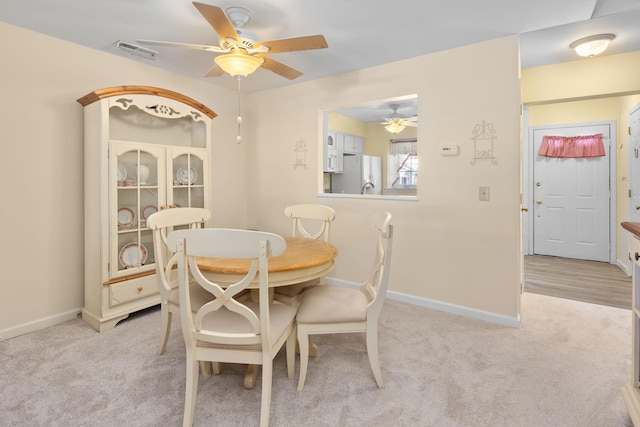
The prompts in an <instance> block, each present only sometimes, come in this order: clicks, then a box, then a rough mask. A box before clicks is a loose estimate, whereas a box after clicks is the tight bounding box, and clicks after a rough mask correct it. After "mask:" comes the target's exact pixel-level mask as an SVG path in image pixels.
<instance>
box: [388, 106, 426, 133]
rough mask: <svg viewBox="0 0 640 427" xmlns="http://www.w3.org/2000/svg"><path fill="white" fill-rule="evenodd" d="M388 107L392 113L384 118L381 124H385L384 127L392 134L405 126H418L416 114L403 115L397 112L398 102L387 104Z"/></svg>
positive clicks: (400, 130)
mask: <svg viewBox="0 0 640 427" xmlns="http://www.w3.org/2000/svg"><path fill="white" fill-rule="evenodd" d="M389 108H391V110H392V111H393V113H392V114H391V115H390V116H389V117H387V118H385V121H384V122H382V123H381V124H383V125H385V127H384V128H385V129H386V130H387V131H389V132H391V133H392V134H394V135H395V134H397V133H400V132H402V131H403V130H404V128H405V127H407V126H411V127H417V126H418V116H413V117H405V116H403V115H402V114H399V113H398V108H400V104H389Z"/></svg>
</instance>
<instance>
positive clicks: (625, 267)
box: [616, 260, 631, 277]
mask: <svg viewBox="0 0 640 427" xmlns="http://www.w3.org/2000/svg"><path fill="white" fill-rule="evenodd" d="M616 265H617V266H618V267H620V270H622V271H624V273H625V274H626V275H627V276H629V277H631V271H630V270H629V266H628V265H627V264H626V263H625V262H624V261H622V260H616Z"/></svg>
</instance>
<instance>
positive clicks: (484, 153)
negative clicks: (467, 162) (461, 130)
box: [471, 120, 498, 165]
mask: <svg viewBox="0 0 640 427" xmlns="http://www.w3.org/2000/svg"><path fill="white" fill-rule="evenodd" d="M497 138H498V137H497V136H496V130H495V129H494V128H493V124H491V123H487V122H485V121H484V120H483V121H482V123H478V124H477V125H475V126H474V128H473V131H472V132H471V140H472V141H473V146H474V147H473V157H472V159H471V164H472V165H475V164H476V160H491V163H492V164H494V165H496V164H498V160H497V159H496V158H495V157H494V156H493V142H494V141H495V140H496V139H497Z"/></svg>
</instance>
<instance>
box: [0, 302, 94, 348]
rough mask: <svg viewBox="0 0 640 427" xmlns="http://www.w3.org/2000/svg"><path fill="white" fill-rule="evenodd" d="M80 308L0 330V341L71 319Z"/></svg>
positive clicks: (76, 315) (78, 312)
mask: <svg viewBox="0 0 640 427" xmlns="http://www.w3.org/2000/svg"><path fill="white" fill-rule="evenodd" d="M81 311H82V309H81V308H77V309H75V310H70V311H67V312H65V313H59V314H56V315H54V316H50V317H45V318H44V319H38V320H34V321H32V322H27V323H23V324H22V325H18V326H12V327H11V328H7V329H3V330H1V331H0V341H3V340H6V339H9V338H13V337H17V336H18V335H24V334H28V333H30V332H35V331H39V330H40V329H44V328H48V327H50V326H55V325H58V324H60V323H64V322H66V321H68V320H73V319H75V318H76V317H78V316H79V315H80V312H81Z"/></svg>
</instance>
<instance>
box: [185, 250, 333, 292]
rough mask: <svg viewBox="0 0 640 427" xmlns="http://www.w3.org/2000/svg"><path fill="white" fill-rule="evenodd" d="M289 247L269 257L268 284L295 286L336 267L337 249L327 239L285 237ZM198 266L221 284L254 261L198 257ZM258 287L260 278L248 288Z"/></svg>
mask: <svg viewBox="0 0 640 427" xmlns="http://www.w3.org/2000/svg"><path fill="white" fill-rule="evenodd" d="M284 240H285V241H286V242H287V248H286V249H285V251H284V252H283V253H282V254H281V255H278V256H270V257H269V287H272V288H273V287H277V286H287V285H294V284H296V283H302V282H306V281H307V280H313V279H317V278H319V277H323V276H325V275H326V274H327V273H329V272H330V271H331V270H333V267H334V261H333V260H334V258H335V257H336V256H337V255H338V250H337V249H336V247H335V246H333V245H332V244H331V243H329V242H325V241H324V240H316V239H309V238H306V237H285V238H284ZM197 263H198V266H199V267H200V270H201V271H202V272H203V273H204V274H205V275H206V276H207V278H208V279H209V280H211V281H213V282H215V283H218V284H219V285H225V284H233V283H236V282H237V281H238V280H240V279H241V278H242V277H244V275H246V274H247V272H248V271H249V267H250V266H251V260H250V259H245V258H231V259H229V258H198V259H197ZM258 287H259V277H256V278H255V280H254V281H253V282H252V283H251V284H250V285H249V288H251V289H256V288H258Z"/></svg>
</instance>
